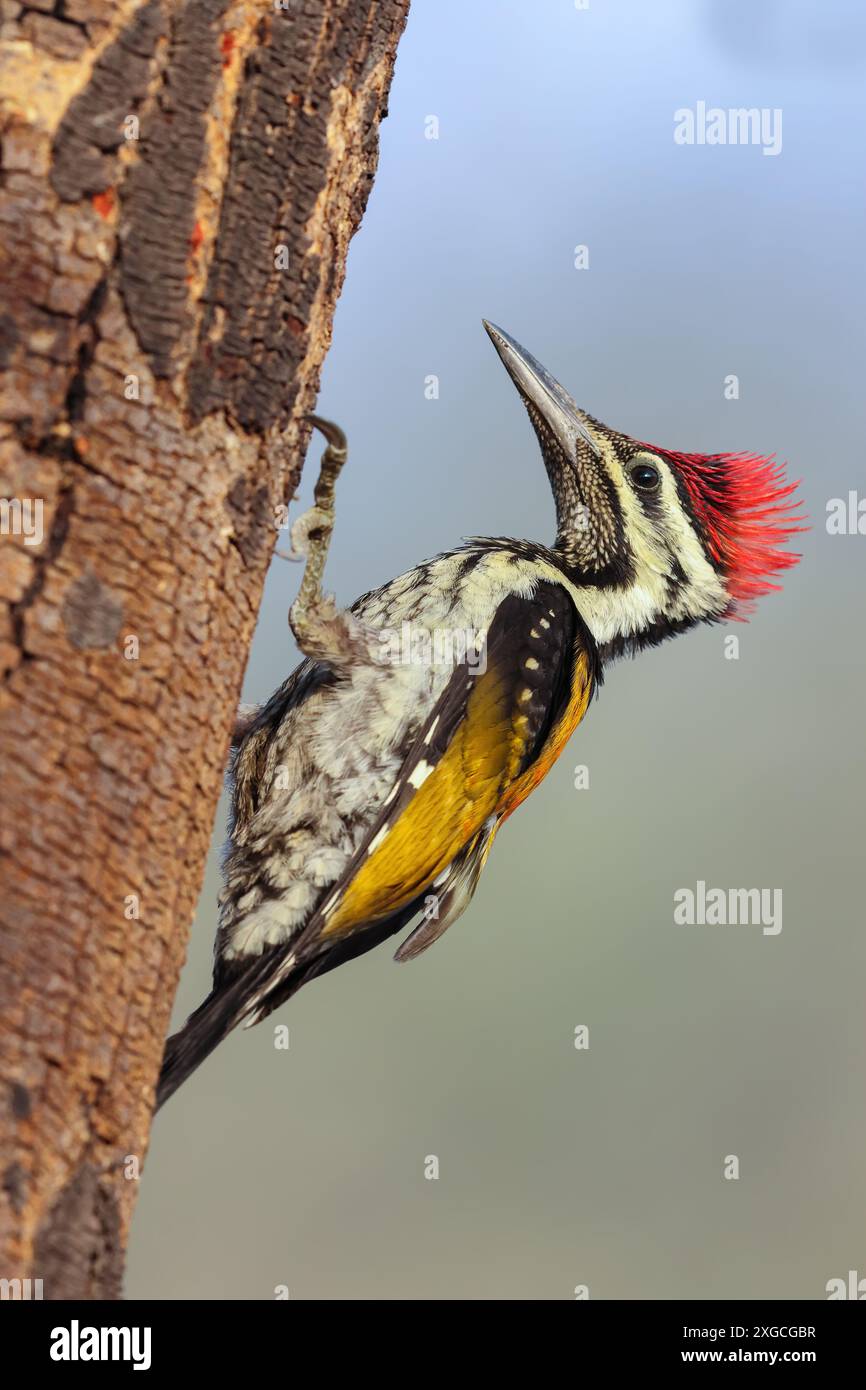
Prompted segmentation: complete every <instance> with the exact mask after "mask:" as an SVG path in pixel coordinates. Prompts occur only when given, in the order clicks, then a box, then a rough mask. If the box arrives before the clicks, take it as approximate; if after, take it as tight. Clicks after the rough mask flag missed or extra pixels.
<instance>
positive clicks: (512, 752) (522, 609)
mask: <svg viewBox="0 0 866 1390" xmlns="http://www.w3.org/2000/svg"><path fill="white" fill-rule="evenodd" d="M487 327H488V332H489V333H490V336H491V338H492V339H493V342H494V345H495V346H496V348H497V351H498V352H499V355H500V357H501V358H502V360H503V362H504V364H505V366H506V368H507V370H508V372H509V375H510V376H511V377H512V380H513V381H514V383H515V385H516V386H517V388H518V390H519V392H520V395H521V397H522V399H523V400H524V403H525V404H526V406H527V409H528V412H529V415H530V419H531V421H532V423H533V426H534V428H535V431H536V435H537V438H538V441H539V444H540V446H541V450H542V456H543V459H544V462H545V465H546V468H547V472H548V476H549V479H550V483H551V487H552V491H553V494H554V500H555V503H556V509H557V523H558V526H557V536H556V541H555V543H554V545H552V546H550V547H545V546H542V545H536V544H533V543H529V542H525V541H517V540H509V539H484V538H478V539H475V540H472V541H469V542H468V543H466V544H465V545H464V546H462V547H461V548H460V549H458V550H456V551H452V552H449V553H446V554H443V555H440V556H438V557H436V558H435V559H434V560H430V561H427V562H426V563H424V564H422V565H419V566H418V567H417V568H415V569H413V570H410V571H409V572H407V573H406V574H403V575H401V576H399V577H398V578H397V579H394V580H392V581H391V582H390V583H389V584H386V585H384V586H383V587H382V588H380V589H377V590H375V591H373V592H371V593H369V594H366V595H364V596H363V597H362V598H361V599H359V600H358V601H357V603H356V604H355V605H354V606H353V608H352V609H351V610H350V611H349V612H345V613H338V612H337V611H336V610H335V609H334V607H333V605H332V604H331V603H330V602H329V601H328V600H325V599H320V600H318V601H316V602H313V603H312V604H311V605H310V606H309V612H306V610H305V612H306V617H305V620H304V622H303V624H302V627H301V629H300V630H299V628H298V626H297V625H296V632H297V633H298V636H299V645H301V647H302V649H303V650H306V651H308V652H309V653H310V658H308V659H307V660H305V661H304V662H303V663H302V664H301V665H300V666H299V667H298V669H297V670H296V671H295V672H294V673H293V675H292V676H290V677H289V679H288V680H287V681H286V683H285V684H284V685H283V686H282V687H281V688H280V689H279V690H278V691H277V692H276V693H275V694H274V695H273V696H272V697H271V699H270V700H269V701H268V702H267V703H266V704H265V705H264V706H263V707H262V708H261V709H260V710H259V711H258V712H257V713H256V715H255V716H254V717H253V718H252V719H251V720H249V721H247V722H246V724H245V727H244V729H243V732H242V735H241V737H240V740H239V742H238V743H237V745H236V746H235V748H234V749H233V752H232V759H231V764H230V776H231V782H232V821H231V826H230V837H229V843H228V848H227V852H226V855H225V862H224V880H225V881H224V887H223V891H222V894H221V897H220V921H219V931H218V935H217V943H216V960H215V969H214V986H213V991H212V993H211V995H210V996H209V997H208V999H207V1000H205V1002H204V1004H202V1005H201V1007H200V1008H199V1009H198V1010H196V1012H195V1013H194V1014H193V1015H192V1016H191V1018H190V1019H189V1021H188V1023H187V1025H186V1026H185V1028H184V1029H182V1030H181V1031H180V1033H178V1034H177V1035H175V1037H173V1038H171V1039H169V1042H168V1044H167V1047H166V1054H165V1059H164V1064H163V1071H162V1075H161V1078H160V1084H159V1092H158V1102H159V1103H160V1104H162V1103H163V1102H164V1100H165V1099H167V1098H168V1096H169V1095H171V1094H172V1092H173V1091H174V1090H175V1089H176V1088H177V1086H178V1085H179V1084H180V1083H181V1082H182V1081H183V1080H184V1079H185V1077H186V1076H188V1075H189V1074H190V1072H191V1071H192V1070H193V1069H194V1068H195V1067H196V1066H197V1065H198V1064H199V1062H200V1061H201V1060H202V1059H203V1058H204V1057H205V1056H206V1055H207V1054H208V1052H210V1051H211V1050H212V1048H213V1047H214V1046H216V1044H217V1043H218V1042H219V1041H220V1039H221V1038H222V1037H224V1036H225V1035H226V1033H227V1032H229V1031H230V1030H231V1029H232V1028H234V1027H235V1026H237V1025H239V1024H244V1025H249V1024H252V1023H255V1022H258V1021H259V1020H260V1019H262V1018H264V1017H265V1016H266V1015H267V1014H268V1013H270V1012H271V1010H272V1009H274V1008H276V1007H277V1006H278V1005H279V1004H281V1003H282V1002H284V1001H285V1000H286V999H287V998H289V997H290V995H291V994H293V993H294V992H295V991H296V990H297V989H298V988H300V987H301V985H303V984H304V983H306V982H307V981H308V980H310V979H311V978H313V977H314V976H316V975H319V974H323V973H325V972H327V971H328V970H331V969H333V968H334V967H335V966H337V965H339V964H342V963H343V962H344V961H346V960H348V959H351V958H352V957H353V956H356V955H358V954H360V953H361V952H363V951H366V950H369V949H370V948H371V947H372V946H374V945H376V944H378V943H379V942H380V941H382V940H384V939H385V938H386V937H388V936H391V935H393V934H394V933H395V932H397V931H399V930H400V929H401V928H403V927H405V926H407V925H408V924H410V923H411V922H412V921H413V919H416V918H419V916H420V921H419V922H418V924H417V925H416V927H415V929H414V931H413V932H412V933H411V934H410V936H409V937H408V938H407V940H406V941H405V942H404V943H403V945H402V946H401V947H400V948H399V950H398V952H397V957H398V959H409V958H412V957H413V956H415V955H418V954H420V952H421V951H423V950H424V949H426V948H427V947H428V946H429V945H430V944H432V942H433V941H435V940H437V939H438V937H439V936H441V935H442V933H443V932H444V931H445V930H446V929H447V927H448V926H450V925H451V924H452V923H453V922H454V921H456V920H457V918H458V917H459V916H460V914H461V913H462V912H463V911H464V909H465V908H466V906H467V905H468V903H469V901H470V900H471V897H472V894H473V892H474V890H475V886H476V883H477V881H478V877H479V875H480V873H481V870H482V868H483V865H484V862H485V860H486V858H487V855H488V853H489V851H490V848H491V845H492V843H493V839H494V837H495V834H496V832H497V830H498V828H499V827H500V826H501V824H502V823H503V821H504V820H505V819H507V817H508V816H510V815H511V814H512V812H513V810H515V809H516V807H517V806H518V805H519V804H520V802H521V801H522V800H524V799H525V797H526V796H527V795H529V794H530V792H531V791H532V790H533V789H534V787H535V786H536V785H537V784H538V783H539V782H540V781H541V780H542V779H543V777H544V776H545V774H546V772H547V771H548V770H549V767H550V766H552V764H553V762H554V761H555V759H556V758H557V757H558V756H559V754H560V753H561V751H562V748H563V747H564V746H565V743H566V741H567V739H568V737H569V736H570V734H571V733H572V731H573V729H574V728H575V727H576V726H577V724H578V723H579V722H580V720H581V719H582V718H583V716H584V714H585V712H586V709H587V707H588V704H589V701H590V699H591V696H592V694H593V692H594V691H595V690H596V689H597V688H598V685H599V683H600V679H601V669H602V664H603V662H604V660H605V659H606V658H608V657H609V656H611V655H615V654H617V653H618V652H620V651H622V650H626V649H629V648H631V649H636V648H639V647H640V646H641V645H643V644H645V643H648V642H655V641H658V640H660V639H661V638H662V637H664V636H669V635H673V634H674V633H676V632H679V631H682V630H684V629H686V628H688V627H690V626H692V625H694V624H695V623H697V622H700V621H716V620H718V619H719V618H721V617H723V616H729V615H731V614H732V612H733V610H734V609H735V607H736V597H737V594H736V588H735V581H737V579H738V577H739V578H741V577H742V571H743V566H744V564H745V563H746V561H748V562H749V563H750V564H751V569H752V573H757V572H758V570H759V568H760V569H761V572H762V573H765V574H767V573H773V572H774V571H775V570H778V569H780V568H782V567H783V566H784V565H785V564H786V563H790V561H791V558H792V557H790V556H789V555H788V554H787V553H785V552H780V551H778V550H777V549H775V547H774V546H771V545H770V544H769V543H768V539H767V538H768V534H769V532H770V531H771V530H772V534H773V540H774V541H775V540H777V539H784V536H785V535H786V534H787V533H788V532H790V531H791V530H793V529H794V526H793V523H792V521H791V519H790V515H789V513H790V504H789V502H788V496H789V492H790V489H788V490H786V491H784V492H782V491H781V490H780V489H779V488H778V486H777V488H776V491H775V493H774V494H773V495H772V496H770V497H769V500H768V499H767V496H763V497H762V499H761V502H760V505H758V504H757V503H756V502H755V501H754V500H753V497H752V494H749V493H748V491H746V492H742V493H741V496H742V497H745V499H746V502H745V504H743V505H740V506H739V510H738V499H737V495H736V493H735V491H734V490H733V489H731V490H729V492H728V493H727V494H726V492H725V486H726V484H725V478H726V475H725V473H724V468H725V461H724V457H723V456H721V457H720V458H719V459H714V460H708V461H706V466H707V495H708V500H707V503H706V507H704V503H703V493H702V492H701V491H700V486H699V484H700V477H701V475H700V473H698V474H696V473H695V467H694V463H693V460H694V458H695V456H692V455H689V456H684V455H670V454H668V453H666V452H664V451H660V450H653V449H651V448H650V446H647V445H643V444H641V443H640V442H638V441H635V440H632V439H630V438H628V437H627V436H624V435H622V434H619V433H618V432H616V431H612V430H609V429H607V428H606V427H605V426H603V425H601V424H599V422H597V421H595V420H593V419H592V417H590V416H588V415H586V414H585V413H584V412H582V411H580V410H579V409H578V407H577V406H576V405H575V403H574V402H573V401H572V400H571V398H570V397H569V396H568V395H567V393H566V392H565V391H564V390H563V388H562V387H561V386H560V385H559V384H558V383H557V382H555V381H554V379H553V378H552V377H550V375H549V374H548V373H547V372H546V371H545V370H544V368H542V367H541V366H540V365H539V364H538V363H537V362H536V361H535V360H534V359H533V358H532V357H531V356H530V355H529V354H528V353H526V352H525V350H524V349H522V348H520V347H519V345H518V344H516V343H515V342H514V341H513V340H512V339H510V338H509V337H508V336H507V335H506V334H504V333H502V331H501V330H498V329H494V328H493V327H492V326H490V325H488V326H487ZM322 427H323V428H325V429H328V430H330V429H332V427H329V426H322ZM337 433H338V432H335V434H334V436H333V437H334V438H336V434H337ZM329 437H332V436H330V435H329ZM335 456H336V455H335ZM325 457H326V458H327V457H328V456H327V455H326V456H325ZM343 457H345V450H344V449H343V453H342V455H341V457H340V461H342V458H343ZM677 460H690V461H692V462H690V463H688V464H686V463H682V464H679V463H678V462H677ZM759 465H760V466H762V467H764V468H766V461H764V460H758V461H756V465H755V466H756V468H757V467H758V466H759ZM689 469H691V471H689ZM695 476H697V477H698V485H695V484H694V478H695ZM764 476H765V479H766V474H765V475H764ZM320 481H321V480H320ZM696 486H697V490H695V489H696ZM768 487H769V484H767V486H765V487H764V488H763V493H764V494H766V493H767V491H768ZM757 492H758V493H760V492H761V488H760V487H758V488H757ZM332 496H333V480H331V483H330V485H329V487H328V488H323V490H322V493H321V499H320V495H319V490H318V488H317V499H318V500H317V505H319V501H321V502H322V505H321V506H319V510H318V511H317V513H316V516H315V518H314V520H316V521H317V523H321V525H322V526H324V527H325V528H327V526H329V525H330V521H329V520H328V517H329V516H330V517H331V519H332V513H330V512H328V508H327V505H326V504H328V503H329V502H332ZM720 502H721V505H722V511H721V512H719V510H718V509H719V506H720ZM711 505H712V507H714V508H715V509H716V510H715V511H711V510H710V507H711ZM768 507H769V512H768V510H767V509H768ZM725 508H726V509H727V510H725ZM719 516H720V517H721V520H720V521H719V520H718V517H719ZM714 528H715V529H714ZM725 528H727V529H725ZM307 529H308V532H310V528H309V527H308V528H307ZM310 534H311V532H310ZM720 534H722V535H723V539H724V540H725V542H726V545H727V548H725V546H724V545H722V544H721V542H719V541H718V536H719V535H720ZM737 547H739V549H737ZM744 557H745V559H744ZM759 562H760V564H759ZM321 563H323V557H321V556H320V557H319V566H318V570H319V573H320V571H321ZM737 563H739V568H737ZM306 596H307V599H308V600H309V598H310V592H309V586H308V591H307V595H306ZM293 625H294V624H293ZM407 631H408V632H409V633H410V634H415V635H418V634H420V635H421V636H422V637H426V638H429V639H430V642H431V643H432V641H433V638H434V636H435V634H437V633H450V634H452V635H453V634H463V635H465V638H466V641H465V643H464V645H463V648H462V649H460V647H459V644H458V646H457V647H455V649H454V650H452V651H450V652H449V651H448V650H444V651H441V652H439V654H438V659H428V660H419V661H415V660H413V659H409V660H402V659H401V660H394V659H393V650H392V648H393V645H394V635H395V634H401V635H402V634H405V633H406V632H407ZM422 645H423V644H422ZM383 652H384V653H385V659H383ZM410 656H411V654H410Z"/></svg>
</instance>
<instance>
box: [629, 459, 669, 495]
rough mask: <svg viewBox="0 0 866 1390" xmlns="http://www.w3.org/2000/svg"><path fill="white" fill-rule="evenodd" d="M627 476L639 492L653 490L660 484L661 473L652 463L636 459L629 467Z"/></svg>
mask: <svg viewBox="0 0 866 1390" xmlns="http://www.w3.org/2000/svg"><path fill="white" fill-rule="evenodd" d="M629 477H630V478H631V480H632V482H633V483H634V485H635V487H636V488H637V489H638V491H639V492H655V491H656V490H657V489H658V488H659V487H660V486H661V480H662V479H661V474H660V473H659V470H658V469H657V468H656V467H655V465H654V464H652V463H646V462H644V460H643V459H638V460H637V462H636V463H633V464H632V465H631V468H630V469H629Z"/></svg>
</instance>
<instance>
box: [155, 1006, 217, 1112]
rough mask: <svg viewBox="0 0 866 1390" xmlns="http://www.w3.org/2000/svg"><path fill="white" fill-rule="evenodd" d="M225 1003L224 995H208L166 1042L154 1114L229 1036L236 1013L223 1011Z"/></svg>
mask: <svg viewBox="0 0 866 1390" xmlns="http://www.w3.org/2000/svg"><path fill="white" fill-rule="evenodd" d="M227 1002H228V1001H227V1000H226V996H225V994H224V993H217V992H216V991H215V992H214V993H212V994H209V995H208V997H207V999H205V1001H204V1003H203V1004H200V1005H199V1006H198V1008H197V1009H196V1010H195V1012H194V1013H192V1014H190V1016H189V1018H188V1019H187V1021H186V1023H185V1024H184V1025H183V1027H182V1028H181V1029H180V1031H179V1032H177V1033H173V1034H172V1036H171V1037H170V1038H169V1039H168V1041H167V1042H166V1044H165V1052H164V1053H163V1057H162V1067H161V1069H160V1073H159V1081H158V1082H157V1086H156V1110H159V1109H160V1107H161V1106H163V1105H165V1102H166V1101H167V1100H168V1098H169V1096H173V1095H174V1093H175V1091H176V1090H177V1088H178V1086H181V1085H182V1084H183V1082H184V1081H186V1079H187V1077H188V1076H191V1075H192V1073H193V1072H194V1071H195V1069H196V1067H199V1066H200V1065H201V1063H202V1062H203V1061H204V1060H205V1058H206V1057H209V1056H210V1054H211V1053H212V1052H213V1050H214V1048H215V1047H217V1045H218V1044H219V1043H221V1042H222V1040H223V1038H224V1037H226V1036H227V1035H228V1034H229V1033H230V1032H231V1030H232V1028H233V1027H234V1025H235V1022H236V1021H237V1020H236V1009H234V1008H232V1007H231V1006H229V1007H227Z"/></svg>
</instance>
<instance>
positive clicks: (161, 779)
mask: <svg viewBox="0 0 866 1390" xmlns="http://www.w3.org/2000/svg"><path fill="white" fill-rule="evenodd" d="M282 5H284V6H285V8H281V6H282ZM6 8H7V22H6V24H5V26H4V28H3V31H2V43H0V53H2V57H3V61H4V68H5V75H4V76H3V78H2V92H3V102H2V107H0V136H2V175H0V278H2V282H3V288H2V309H0V366H2V367H3V368H4V369H5V374H4V379H3V384H2V387H0V499H42V500H43V502H44V510H43V529H44V538H43V539H42V541H41V544H30V543H28V538H26V537H24V536H22V535H4V536H2V537H0V672H2V677H0V757H2V765H3V786H2V793H0V795H2V827H0V868H2V895H0V924H2V964H0V1039H2V1045H0V1055H2V1076H3V1085H2V1087H0V1146H2V1147H0V1155H2V1157H0V1278H7V1279H12V1278H22V1279H23V1278H27V1277H32V1278H34V1279H36V1278H39V1279H42V1280H43V1288H44V1296H45V1297H46V1298H71V1297H85V1298H111V1297H115V1296H117V1295H118V1294H119V1289H120V1278H121V1271H122V1259H123V1249H124V1245H125V1239H126V1233H127V1230H128V1226H129V1221H130V1216H131V1212H132V1206H133V1203H134V1200H135V1194H136V1186H137V1184H136V1180H135V1177H134V1176H130V1174H133V1173H134V1171H135V1164H134V1163H133V1162H130V1159H136V1160H138V1163H139V1164H140V1163H141V1162H142V1160H143V1156H144V1153H145V1150H146V1147H147V1138H148V1130H149V1124H150V1111H151V1104H152V1098H153V1086H154V1082H155V1079H156V1075H157V1071H158V1068H159V1062H160V1057H161V1054H162V1047H163V1042H164V1038H165V1034H166V1029H167V1026H168V1020H169V1014H170V1010H171V1004H172V999H173V997H174V993H175V988H176V984H177V979H178V974H179V971H180V967H181V965H182V962H183V958H184V953H185V947H186V939H187V930H188V926H189V923H190V921H191V918H192V914H193V910H194V907H195V902H196V897H197V894H198V891H199V888H200V885H201V879H202V874H203V868H204V860H205V854H206V851H207V847H208V842H209V839H210V835H211V830H212V825H213V819H214V813H215V808H216V803H217V798H218V795H219V791H220V787H221V781H222V775H223V769H224V766H225V759H226V752H227V746H228V738H229V731H230V728H231V725H232V722H233V718H234V713H235V709H236V705H237V699H238V693H239V689H240V684H241V678H242V675H243V670H244V665H245V662H246V657H247V652H248V647H249V643H250V639H251V637H252V632H253V626H254V624H255V620H256V614H257V610H258V606H259V600H260V596H261V589H262V583H263V580H264V576H265V571H266V569H267V566H268V561H269V558H270V555H271V550H272V547H273V543H274V540H275V536H276V531H275V517H277V518H279V508H280V506H281V504H284V503H285V502H286V501H287V500H288V499H289V498H290V497H291V496H292V493H293V491H294V488H295V485H296V483H297V479H298V475H299V470H300V465H301V457H302V446H303V445H304V444H305V442H306V434H307V432H306V427H303V426H301V425H300V423H299V418H300V416H301V414H302V413H303V412H304V411H307V410H309V409H311V408H312V406H313V403H314V400H315V395H316V390H317V385H318V375H319V368H320V365H321V361H322V358H323V356H324V353H325V350H326V348H327V345H328V342H329V337H330V328H331V318H332V314H333V310H334V304H335V300H336V298H337V295H338V293H339V290H340V286H341V283H342V278H343V271H344V266H345V257H346V249H347V245H348V241H349V238H350V237H351V235H352V233H353V231H354V230H355V228H356V226H357V224H358V221H359V219H360V217H361V214H362V212H363V209H364V205H365V202H366V198H367V194H368V192H369V188H370V184H371V181H372V177H373V172H374V168H375V163H376V154H377V131H378V123H379V121H380V119H381V117H382V116H383V115H384V114H385V106H386V101H387V93H388V87H389V84H390V80H391V73H392V69H393V63H394V56H395V49H396V44H397V40H398V38H399V35H400V33H401V31H402V28H403V24H404V22H405V17H406V10H407V8H408V0H276V3H275V0H65V3H64V4H63V5H62V6H60V5H58V6H54V5H53V4H52V0H32V3H30V4H27V3H25V4H24V5H21V4H18V3H12V4H11V5H9V4H7V6H6ZM10 16H11V17H10ZM130 118H137V121H138V130H137V131H136V127H135V120H134V119H133V120H131V119H130ZM136 134H137V136H138V138H135V137H136ZM280 247H284V248H285V251H284V252H283V253H282V254H281V253H280V252H279V248H280ZM286 254H287V257H288V268H287V269H286V268H280V265H281V262H282V261H283V260H284V259H285V256H286ZM30 516H31V536H30V537H29V539H31V540H32V539H35V538H36V537H35V536H34V535H33V534H32V532H33V530H38V527H37V526H36V523H35V516H36V513H35V512H33V513H31V514H30ZM0 520H2V518H0ZM2 529H4V530H5V531H7V532H8V531H10V530H13V531H14V530H15V529H16V517H15V514H14V512H13V511H10V510H8V509H7V511H6V513H5V521H4V522H3V527H2ZM136 914H137V915H136Z"/></svg>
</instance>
